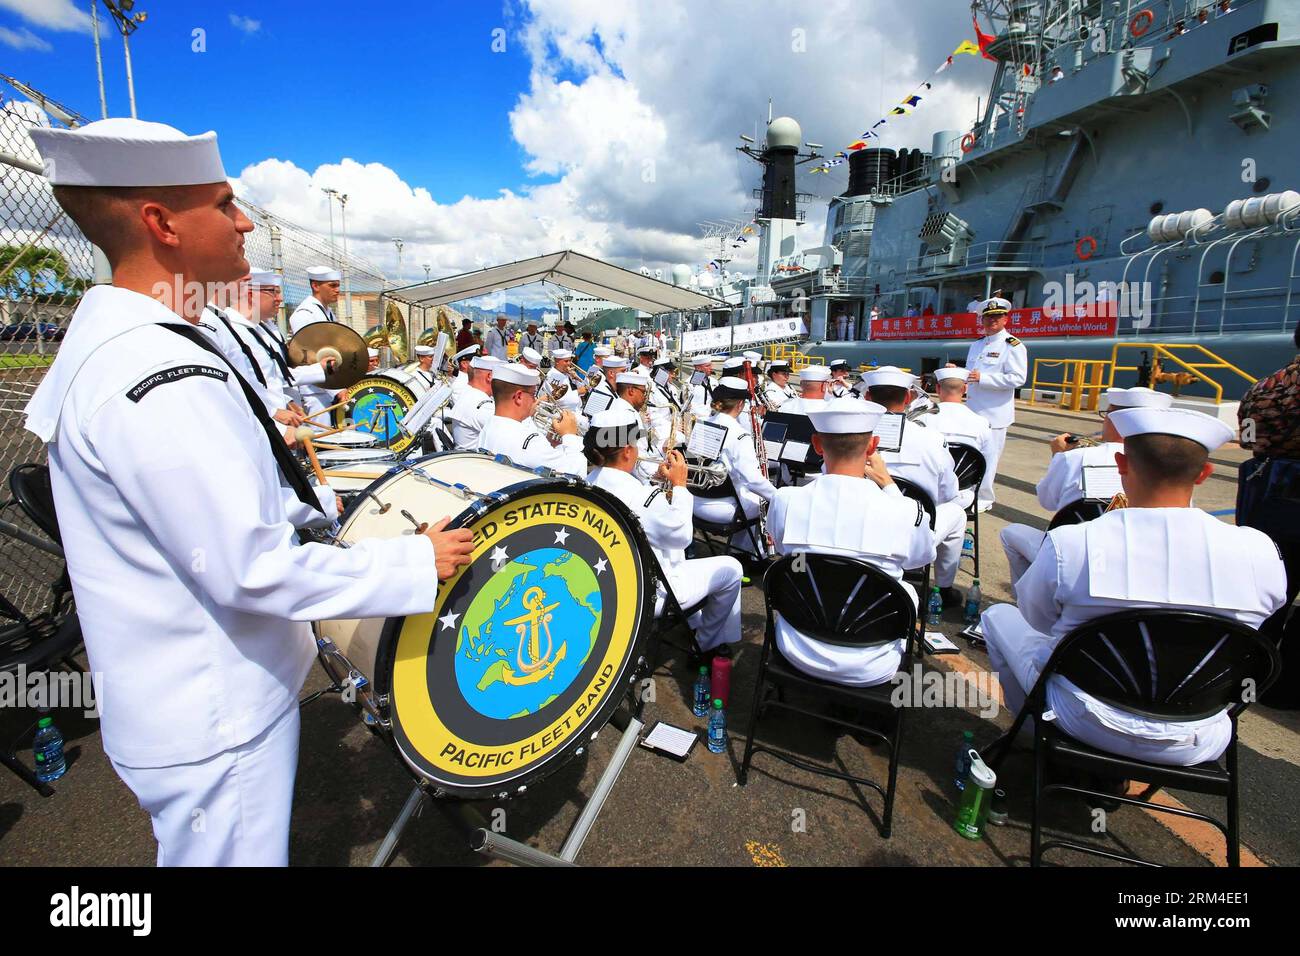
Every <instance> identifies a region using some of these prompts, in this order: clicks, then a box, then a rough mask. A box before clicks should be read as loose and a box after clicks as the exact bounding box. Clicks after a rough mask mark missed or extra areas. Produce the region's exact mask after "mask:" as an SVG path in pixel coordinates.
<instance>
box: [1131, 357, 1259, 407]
mask: <svg viewBox="0 0 1300 956" xmlns="http://www.w3.org/2000/svg"><path fill="white" fill-rule="evenodd" d="M1120 349H1150V350H1151V353H1152V354H1151V357H1152V359H1168V360H1169V361H1170V362H1172V363H1174V364H1175V365H1177V366H1179V367H1181V368H1183V369H1185V370H1186V371H1187V372H1189V373H1191V374H1192V375H1195V376H1196V377H1197V378H1198V379H1200V380H1201V381H1203V382H1205V383H1206V384H1208V385H1209V386H1210V387H1211V388H1213V389H1214V403H1215V404H1216V405H1218V404H1221V403H1222V402H1223V386H1222V385H1220V384H1219V383H1218V382H1217V381H1215V380H1214V379H1212V378H1210V376H1208V375H1203V374H1201V372H1202V371H1203V370H1206V369H1227V370H1228V371H1230V372H1235V373H1236V374H1237V375H1240V376H1241V377H1242V378H1244V379H1245V380H1246V381H1247V382H1249V383H1250V384H1251V385H1254V384H1255V382H1256V381H1258V380H1257V379H1256V378H1255V377H1254V376H1252V375H1250V373H1248V372H1245V371H1242V370H1241V369H1240V368H1238V367H1237V366H1235V365H1233V364H1232V363H1231V362H1228V361H1226V360H1224V359H1223V358H1221V357H1220V356H1218V355H1215V354H1214V353H1213V352H1211V351H1210V350H1209V349H1207V348H1206V347H1205V346H1204V345H1200V344H1199V343H1193V342H1179V343H1175V344H1172V345H1166V344H1162V343H1160V342H1116V343H1115V347H1114V348H1112V349H1111V353H1110V379H1109V382H1108V385H1114V384H1115V373H1116V372H1120V371H1123V372H1134V371H1137V370H1138V368H1139V366H1137V365H1120V364H1119V350H1120ZM1175 349H1191V350H1193V352H1194V353H1197V354H1199V355H1204V356H1206V357H1207V358H1210V359H1213V361H1212V362H1185V361H1183V360H1182V359H1181V358H1179V357H1178V356H1177V355H1176V354H1174V350H1175Z"/></svg>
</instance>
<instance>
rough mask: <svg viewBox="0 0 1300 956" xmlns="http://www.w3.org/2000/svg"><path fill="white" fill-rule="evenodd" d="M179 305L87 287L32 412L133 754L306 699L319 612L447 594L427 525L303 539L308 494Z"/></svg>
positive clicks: (385, 613) (194, 750) (136, 762)
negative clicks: (331, 542) (335, 543)
mask: <svg viewBox="0 0 1300 956" xmlns="http://www.w3.org/2000/svg"><path fill="white" fill-rule="evenodd" d="M182 322H183V320H182V319H181V318H180V317H178V316H177V315H175V314H174V313H172V312H170V311H169V310H167V309H166V308H164V307H163V306H162V305H160V304H159V303H157V302H155V301H154V300H152V299H150V298H148V297H146V296H143V295H140V294H138V293H135V292H129V291H127V290H124V289H118V288H114V287H112V286H96V287H94V288H92V289H90V290H89V291H88V292H86V294H85V295H84V296H83V297H82V300H81V304H80V305H79V306H78V308H77V313H76V316H74V321H73V322H72V324H71V326H70V328H69V331H68V335H67V338H66V339H65V340H64V342H63V344H62V347H61V348H60V350H59V355H58V358H57V359H56V361H55V363H54V365H53V366H52V367H51V369H50V371H49V372H48V373H47V375H46V377H45V380H44V382H43V383H42V384H41V387H40V388H39V389H38V390H37V393H36V395H35V397H34V398H33V399H32V401H31V403H30V404H29V406H28V428H30V429H31V430H32V431H34V432H36V433H37V434H38V435H40V436H41V437H42V438H44V439H52V442H51V444H50V446H49V458H50V477H51V482H52V485H53V490H54V498H55V502H56V504H57V506H58V511H59V526H60V531H61V533H62V537H63V546H64V550H65V552H66V555H67V562H68V570H69V573H70V574H71V578H72V585H73V591H74V593H75V595H76V600H77V611H78V614H79V616H80V618H81V625H82V631H83V633H84V635H85V642H86V650H87V654H88V655H89V658H90V669H91V670H92V671H93V672H96V673H99V674H102V675H103V676H102V684H100V683H99V682H97V684H98V685H99V686H97V694H96V696H97V698H98V700H99V702H100V705H101V710H102V720H101V723H100V729H101V730H102V732H103V736H104V750H105V752H106V753H107V754H108V755H109V756H110V757H111V758H112V759H113V760H114V761H115V762H117V763H119V764H121V765H123V766H127V767H161V766H169V765H173V764H180V763H190V762H193V761H198V760H204V759H207V758H208V757H211V756H213V755H214V754H217V753H220V752H221V751H224V750H228V749H230V748H232V747H236V746H239V745H241V744H244V743H247V742H248V741H250V740H252V739H253V738H255V737H257V736H258V735H259V734H260V733H262V731H264V730H265V729H266V728H267V727H268V726H270V724H271V723H272V722H273V721H274V720H276V719H277V718H279V717H280V716H281V715H283V714H284V713H285V711H286V710H287V709H288V708H290V707H294V706H296V705H297V694H298V692H299V691H300V690H301V688H302V683H303V680H304V678H305V677H306V675H307V672H308V670H310V668H311V664H312V661H313V659H314V658H315V654H316V650H315V642H314V640H313V638H312V634H311V629H310V627H309V626H308V624H307V622H308V621H314V620H321V619H325V618H358V617H389V616H400V615H406V614H416V613H423V612H425V611H429V610H431V609H432V608H433V606H434V601H435V597H436V594H437V569H436V566H435V564H434V554H433V548H432V547H431V545H430V543H429V540H428V539H427V538H425V537H423V536H414V535H406V536H403V537H401V538H396V539H392V540H387V541H368V542H363V543H359V544H357V545H355V546H353V547H351V548H347V549H344V548H336V547H331V546H328V545H323V544H305V545H304V544H299V543H298V540H297V537H296V534H295V532H294V529H293V524H292V523H291V518H292V517H293V516H294V514H295V513H297V514H301V513H302V512H303V511H310V510H311V509H308V508H307V507H306V506H305V505H303V504H302V503H301V502H300V501H298V499H297V498H296V496H294V494H293V492H292V491H290V490H289V489H288V488H286V487H285V485H284V484H282V481H281V475H280V472H279V469H278V468H277V466H276V463H275V460H274V458H273V457H272V455H271V453H270V450H269V446H268V444H267V437H266V433H265V432H264V431H263V430H262V427H261V425H260V424H259V423H258V421H257V418H256V417H255V416H254V414H253V411H252V410H251V409H250V408H249V407H248V403H247V401H246V399H245V397H244V393H243V391H242V389H241V388H240V386H239V383H238V381H237V380H236V378H235V376H234V375H233V374H231V372H230V370H229V369H228V368H225V367H224V365H223V363H222V362H221V360H220V359H219V358H218V357H217V356H215V355H212V354H210V353H209V352H206V351H204V350H203V349H201V348H200V347H199V346H197V345H195V344H194V343H193V342H191V341H189V340H187V339H185V338H182V337H181V336H180V335H177V334H175V333H173V332H171V331H168V330H166V329H162V328H158V327H157V325H158V324H159V323H173V324H180V323H182ZM177 422H187V423H192V424H197V425H199V426H201V427H189V426H185V427H178V426H177ZM313 513H314V512H313Z"/></svg>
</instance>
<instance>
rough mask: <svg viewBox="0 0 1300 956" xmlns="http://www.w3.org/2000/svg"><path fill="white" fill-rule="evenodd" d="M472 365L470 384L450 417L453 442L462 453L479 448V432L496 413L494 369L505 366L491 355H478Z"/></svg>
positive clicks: (452, 408)
mask: <svg viewBox="0 0 1300 956" xmlns="http://www.w3.org/2000/svg"><path fill="white" fill-rule="evenodd" d="M475 348H478V346H475ZM469 364H470V370H469V375H468V376H467V379H468V382H469V384H468V385H466V387H465V390H464V391H462V392H461V393H460V395H459V396H458V397H457V398H456V401H455V402H454V403H453V404H452V406H451V409H450V410H449V411H448V412H447V415H446V420H447V421H449V422H450V423H451V439H452V443H453V444H454V445H455V447H456V449H457V450H458V451H474V450H476V449H477V448H478V447H479V433H480V432H482V431H483V426H484V425H486V424H487V423H488V422H490V421H491V420H492V416H493V415H495V414H496V402H495V401H494V400H493V398H492V370H493V369H494V368H495V367H496V366H498V365H500V364H501V363H500V362H498V361H497V360H496V359H494V358H493V357H492V356H490V355H476V356H474V358H472V359H471V360H470V363H469Z"/></svg>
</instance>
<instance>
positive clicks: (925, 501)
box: [894, 478, 935, 620]
mask: <svg viewBox="0 0 1300 956" xmlns="http://www.w3.org/2000/svg"><path fill="white" fill-rule="evenodd" d="M894 484H896V485H898V490H899V491H901V492H902V493H903V497H904V498H911V499H912V500H913V501H919V502H920V503H921V507H922V508H924V509H925V513H926V516H927V517H929V519H930V530H931V531H933V530H934V516H935V507H934V499H933V498H931V497H930V495H929V493H928V492H927V491H926V490H925V489H924V488H922V487H921V486H920V485H918V484H914V483H913V482H910V481H908V480H907V479H906V478H895V479H894ZM903 580H904V581H906V582H907V583H908V584H911V585H913V586H915V587H916V593H917V595H918V598H919V600H920V602H921V607H925V605H926V602H927V601H928V600H929V599H930V565H928V564H927V565H926V566H925V567H923V568H909V569H908V570H906V571H904V572H903ZM922 620H924V615H922Z"/></svg>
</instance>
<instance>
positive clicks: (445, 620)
mask: <svg viewBox="0 0 1300 956" xmlns="http://www.w3.org/2000/svg"><path fill="white" fill-rule="evenodd" d="M458 617H460V615H459V614H453V613H452V612H451V611H448V612H447V613H446V615H445V616H443V617H440V618H438V622H439V623H440V624H442V626H443V627H444V628H450V629H451V630H453V631H454V630H455V629H456V618H458Z"/></svg>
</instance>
